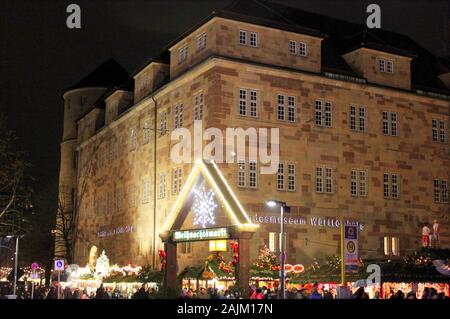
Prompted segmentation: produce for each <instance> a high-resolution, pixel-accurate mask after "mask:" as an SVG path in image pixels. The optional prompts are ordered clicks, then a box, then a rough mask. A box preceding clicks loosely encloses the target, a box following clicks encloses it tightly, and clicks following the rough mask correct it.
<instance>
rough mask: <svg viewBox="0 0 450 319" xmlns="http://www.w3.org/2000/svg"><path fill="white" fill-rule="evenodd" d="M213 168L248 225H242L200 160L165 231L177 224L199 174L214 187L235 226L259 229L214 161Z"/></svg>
mask: <svg viewBox="0 0 450 319" xmlns="http://www.w3.org/2000/svg"><path fill="white" fill-rule="evenodd" d="M211 163H212V165H213V168H214V169H215V170H216V172H217V174H218V176H219V178H220V181H221V182H222V183H223V185H225V187H226V189H227V191H228V192H229V193H230V194H231V197H232V198H233V200H234V202H235V203H236V205H237V206H238V208H239V210H240V214H241V215H242V216H243V217H244V219H245V220H246V221H247V222H246V223H241V222H240V221H239V219H238V217H237V216H236V213H235V212H234V211H233V209H232V208H231V205H230V204H229V203H228V201H227V200H226V198H225V196H224V194H223V193H222V191H221V189H220V187H219V185H218V184H217V182H216V181H215V180H214V178H213V177H212V176H211V174H210V173H209V171H208V169H207V167H206V165H205V163H204V162H203V160H201V159H199V160H197V161H196V162H195V165H194V167H193V168H192V170H191V172H190V174H189V176H188V178H187V179H186V182H185V184H184V185H183V187H182V189H181V192H180V194H179V195H178V197H177V199H176V201H175V203H174V205H173V206H172V209H171V211H170V213H169V216H168V217H167V219H166V222H165V224H164V227H163V230H164V231H167V230H170V228H171V226H172V225H173V223H174V222H175V219H176V214H177V212H179V211H180V209H181V207H182V205H183V203H184V201H185V200H186V198H187V196H188V195H189V193H190V191H191V189H192V187H193V185H194V183H195V181H196V179H197V177H198V176H199V174H200V173H201V174H202V175H203V176H204V178H205V179H206V180H207V181H208V183H209V184H210V186H211V187H212V189H213V190H214V192H215V193H216V195H218V197H219V198H220V201H221V202H222V204H223V205H224V207H225V211H226V213H227V214H228V216H229V217H230V219H231V220H232V221H233V223H234V225H237V226H238V227H240V228H241V227H243V228H246V229H249V230H254V229H256V228H257V227H258V225H257V224H253V223H252V222H251V219H250V217H249V216H248V215H247V213H246V212H245V210H244V208H243V207H242V205H241V204H240V203H239V201H238V199H237V197H236V195H235V194H234V193H233V191H232V190H231V187H230V186H229V185H228V183H227V181H226V180H225V177H224V176H223V175H222V173H221V172H220V170H219V168H218V166H217V165H216V164H215V163H214V161H211Z"/></svg>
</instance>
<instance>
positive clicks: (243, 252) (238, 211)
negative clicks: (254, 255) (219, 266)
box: [160, 160, 258, 291]
mask: <svg viewBox="0 0 450 319" xmlns="http://www.w3.org/2000/svg"><path fill="white" fill-rule="evenodd" d="M204 185H207V186H208V187H210V189H211V191H212V192H214V197H215V200H217V201H218V202H219V203H220V204H221V207H223V210H224V212H225V215H224V218H220V219H215V218H214V216H212V215H211V216H209V215H208V214H211V212H210V207H208V205H207V204H204V205H203V206H201V205H200V204H198V203H197V202H196V200H197V199H196V197H198V194H199V191H198V190H199V189H204ZM202 186H203V187H202ZM202 198H203V200H209V199H208V198H211V196H203V197H202ZM199 205H200V206H201V207H200V208H199V209H200V211H197V210H196V209H194V210H195V214H196V215H197V214H199V213H201V214H206V217H208V216H209V217H208V218H206V217H205V218H206V219H205V218H203V216H200V217H202V218H198V217H199V216H194V219H193V220H194V221H198V220H200V221H201V222H194V223H193V225H194V224H195V225H197V228H194V227H193V228H188V229H185V228H183V224H184V222H185V221H186V219H187V218H188V215H189V214H190V213H192V211H193V208H195V207H196V208H198V207H199ZM209 205H214V203H213V202H212V200H211V203H209ZM191 217H192V216H191ZM257 228H258V225H256V224H253V223H252V222H251V220H250V218H249V216H248V215H247V213H246V212H245V210H244V208H243V207H242V205H241V204H240V203H239V201H238V199H237V197H236V196H235V194H234V193H233V191H232V190H231V188H230V186H229V185H228V183H227V181H226V180H225V178H224V176H223V175H222V173H221V172H220V171H219V168H218V167H217V165H216V164H215V163H214V162H206V161H204V160H198V161H197V162H196V163H195V164H194V166H193V168H192V170H191V172H190V174H189V176H188V178H187V180H186V183H185V184H184V186H183V189H182V190H181V192H180V194H179V195H178V197H177V199H176V201H175V204H174V206H173V207H172V210H171V212H170V213H169V216H168V218H167V220H166V222H165V224H164V227H163V229H164V230H163V231H162V232H161V233H160V237H161V239H162V241H163V242H164V247H165V251H166V256H167V257H166V268H165V269H166V270H165V278H164V284H165V285H166V286H167V287H169V288H173V289H175V288H176V284H177V282H176V279H177V269H176V264H177V249H176V245H177V244H178V243H180V242H194V241H207V240H216V239H233V240H237V241H238V243H239V251H238V253H239V262H238V264H237V265H236V283H237V284H238V285H239V286H240V287H241V288H243V291H246V290H247V289H246V288H247V286H248V284H249V281H250V239H251V238H252V236H253V234H254V233H255V231H256V229H257Z"/></svg>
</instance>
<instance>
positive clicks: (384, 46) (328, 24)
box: [223, 0, 448, 92]
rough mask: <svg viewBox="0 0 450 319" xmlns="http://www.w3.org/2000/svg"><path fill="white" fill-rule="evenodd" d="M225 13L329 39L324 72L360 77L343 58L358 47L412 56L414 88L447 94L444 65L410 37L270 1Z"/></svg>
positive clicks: (243, 0)
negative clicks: (442, 75)
mask: <svg viewBox="0 0 450 319" xmlns="http://www.w3.org/2000/svg"><path fill="white" fill-rule="evenodd" d="M223 11H224V12H228V13H229V14H236V15H238V16H239V17H240V18H242V16H249V17H253V18H254V17H258V18H260V19H266V20H271V21H273V22H274V23H277V24H280V23H281V24H290V25H293V26H298V27H303V28H307V29H311V30H318V31H320V32H321V33H323V34H325V35H326V38H325V39H324V40H323V42H322V68H323V69H324V70H325V71H326V70H333V71H335V72H342V73H346V74H352V73H353V75H355V76H357V75H356V74H355V73H354V71H353V70H352V69H351V68H350V67H349V65H348V64H347V63H346V62H345V60H344V59H343V58H342V54H343V53H345V52H348V51H349V50H350V49H352V48H355V47H356V46H365V47H370V48H373V49H377V50H381V51H386V52H392V53H395V54H399V55H406V56H411V57H413V56H414V58H413V60H412V61H411V77H412V79H411V80H412V83H413V87H416V88H417V87H420V88H429V89H436V90H438V91H446V92H448V90H447V89H446V87H445V85H444V84H443V83H442V82H441V81H440V80H439V79H438V78H437V76H438V75H439V74H440V73H442V63H441V62H440V61H439V59H438V58H437V57H436V56H434V55H433V54H432V53H430V52H429V51H428V50H426V49H425V48H423V47H422V46H420V45H419V44H417V43H416V42H415V41H414V40H412V39H411V38H409V37H408V36H406V35H402V34H399V33H396V32H392V31H388V30H385V29H368V28H367V27H366V26H365V25H362V24H355V23H350V22H347V21H343V20H338V19H335V18H332V17H328V16H324V15H321V14H317V13H312V12H307V11H304V10H302V9H297V8H292V7H288V6H285V5H281V4H279V3H275V2H272V1H268V0H250V1H247V0H237V1H235V2H234V3H232V4H231V5H230V6H228V7H226V8H225V9H224V10H223Z"/></svg>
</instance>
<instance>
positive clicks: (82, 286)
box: [61, 251, 164, 299]
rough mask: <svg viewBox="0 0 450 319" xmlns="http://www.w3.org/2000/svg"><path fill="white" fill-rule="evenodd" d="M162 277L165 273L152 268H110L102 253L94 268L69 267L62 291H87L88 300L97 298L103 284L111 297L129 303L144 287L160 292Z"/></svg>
mask: <svg viewBox="0 0 450 319" xmlns="http://www.w3.org/2000/svg"><path fill="white" fill-rule="evenodd" d="M163 276H164V274H163V272H162V271H154V270H152V269H151V268H150V267H141V266H137V265H131V264H129V265H126V266H124V267H120V266H118V265H111V266H110V265H109V259H108V257H107V256H106V253H105V252H104V251H103V252H102V254H101V255H100V256H99V257H98V258H97V260H96V262H95V263H94V264H92V263H90V264H88V265H86V266H85V267H79V266H78V265H70V266H68V267H67V268H66V269H65V272H64V275H63V281H62V282H61V287H62V289H65V288H66V287H69V288H70V289H71V290H74V289H78V290H80V291H86V293H87V294H88V296H91V295H93V294H94V295H95V292H96V290H97V289H98V288H99V287H100V285H102V284H103V287H104V288H105V290H106V291H107V292H109V293H110V294H111V295H115V297H117V298H126V299H129V298H131V296H132V295H133V294H134V293H135V292H136V291H137V290H138V289H139V288H141V287H142V286H144V287H145V288H146V289H150V288H154V289H155V290H156V291H157V290H158V289H159V287H160V286H161V284H162V279H163Z"/></svg>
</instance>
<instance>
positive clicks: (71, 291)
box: [0, 283, 157, 299]
mask: <svg viewBox="0 0 450 319" xmlns="http://www.w3.org/2000/svg"><path fill="white" fill-rule="evenodd" d="M156 293H157V291H156V289H155V288H148V289H146V288H145V285H142V286H141V288H140V289H137V290H136V291H134V292H132V293H129V294H125V293H123V292H121V291H120V290H119V289H118V288H115V289H112V288H111V287H108V288H105V287H104V286H103V284H101V285H100V286H99V287H98V288H97V289H96V291H95V292H94V291H91V292H90V293H89V292H88V291H87V289H79V288H71V287H65V288H64V289H62V288H61V289H60V290H59V298H58V287H57V286H56V285H52V286H51V287H46V286H44V285H36V286H35V287H34V288H33V290H32V289H31V286H27V287H25V286H23V285H22V286H18V287H17V297H16V298H15V299H153V298H155V297H156ZM10 295H13V286H12V285H11V284H9V283H5V284H3V285H2V286H1V288H0V299H6V298H7V297H8V296H10Z"/></svg>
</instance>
